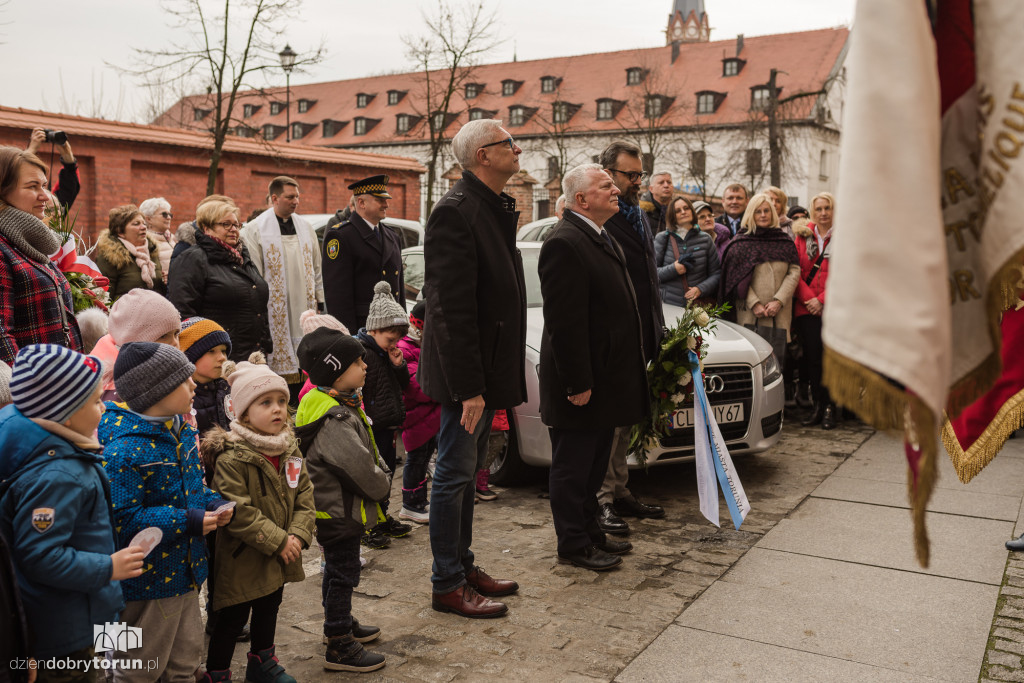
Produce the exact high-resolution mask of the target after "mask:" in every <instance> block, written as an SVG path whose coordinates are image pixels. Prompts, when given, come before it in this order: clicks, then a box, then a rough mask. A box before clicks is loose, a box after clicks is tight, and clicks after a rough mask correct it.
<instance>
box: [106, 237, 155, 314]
mask: <svg viewBox="0 0 1024 683" xmlns="http://www.w3.org/2000/svg"><path fill="white" fill-rule="evenodd" d="M146 242H147V243H148V244H149V258H151V259H152V260H153V263H154V264H155V265H156V273H155V274H154V275H153V286H152V287H149V286H147V285H146V282H145V280H143V279H142V269H141V268H139V265H138V264H137V263H135V257H134V256H132V255H131V254H130V253H129V252H128V249H127V248H125V246H124V245H123V244H122V243H121V240H119V239H115V238H113V237H111V236H110V233H109V232H104V233H103V234H102V235H100V238H99V240H98V241H97V242H96V252H95V254H94V257H95V259H96V265H97V266H99V269H100V272H101V273H103V277H105V278H107V279H108V280H110V289H109V290H108V291H109V292H110V300H111V301H116V300H117V299H118V298H120V297H121V296H124V295H125V294H127V293H128V292H130V291H131V290H133V289H139V288H141V289H152V290H153V291H155V292H157V293H159V294H165V293H166V292H167V287H166V286H165V285H164V271H163V268H162V267H161V266H160V250H159V248H158V247H157V245H156V242H154V241H153V238H152V237H150V236H149V235H147V236H146Z"/></svg>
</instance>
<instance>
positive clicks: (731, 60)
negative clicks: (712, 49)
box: [722, 57, 747, 76]
mask: <svg viewBox="0 0 1024 683" xmlns="http://www.w3.org/2000/svg"><path fill="white" fill-rule="evenodd" d="M746 63H747V60H745V59H740V58H739V57H726V58H725V59H723V60H722V75H723V76H738V75H739V73H740V71H743V65H744V64H746Z"/></svg>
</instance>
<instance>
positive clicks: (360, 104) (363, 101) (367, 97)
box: [356, 92, 375, 109]
mask: <svg viewBox="0 0 1024 683" xmlns="http://www.w3.org/2000/svg"><path fill="white" fill-rule="evenodd" d="M374 97H375V95H371V94H369V93H365V92H361V93H359V94H357V95H356V108H357V109H365V108H366V106H367V105H368V104H370V102H372V101H373V98H374Z"/></svg>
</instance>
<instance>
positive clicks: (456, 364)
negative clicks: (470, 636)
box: [416, 119, 526, 618]
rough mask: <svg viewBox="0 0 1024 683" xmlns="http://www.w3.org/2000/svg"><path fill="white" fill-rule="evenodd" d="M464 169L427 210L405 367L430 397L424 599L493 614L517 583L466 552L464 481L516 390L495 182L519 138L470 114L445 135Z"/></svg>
mask: <svg viewBox="0 0 1024 683" xmlns="http://www.w3.org/2000/svg"><path fill="white" fill-rule="evenodd" d="M452 151H453V152H454V153H455V158H456V159H457V160H458V162H459V163H460V164H462V167H463V168H464V169H465V170H464V171H463V172H462V179H461V180H459V181H458V182H457V183H455V186H454V187H452V189H451V190H449V191H448V193H447V194H445V195H444V196H443V197H441V199H440V201H438V202H437V205H436V206H435V207H434V210H433V211H431V213H430V218H428V219H427V229H426V234H425V236H426V239H425V241H424V243H423V260H424V265H425V271H424V284H423V291H424V294H425V296H426V301H427V314H426V319H425V321H424V326H423V346H422V353H421V355H420V365H419V369H418V370H417V373H416V377H417V379H419V383H420V386H421V387H422V388H423V391H424V392H425V393H426V394H427V395H428V396H430V397H431V398H432V399H434V400H435V401H437V402H438V403H440V404H441V431H440V432H439V433H438V437H437V465H436V468H435V470H434V482H433V485H432V486H431V491H430V550H431V552H432V553H433V555H434V567H433V576H432V578H431V581H432V583H433V595H432V598H431V606H432V607H433V608H434V609H435V610H438V611H440V612H454V613H455V614H458V615H460V616H464V617H473V618H479V617H498V616H501V615H503V614H505V613H506V612H508V607H507V606H506V605H505V604H504V603H502V602H498V601H495V600H490V599H489V598H491V597H498V596H502V595H509V594H511V593H514V592H516V591H517V590H519V585H518V584H517V583H516V582H515V581H507V580H499V579H493V578H491V577H490V576H488V575H487V574H485V573H484V572H483V570H482V569H480V568H479V567H478V566H476V564H475V561H474V556H473V552H472V551H471V550H470V549H469V546H470V544H471V543H472V541H473V503H474V502H475V496H474V495H473V487H474V483H475V481H476V473H477V471H478V470H479V469H480V468H481V467H482V466H483V463H484V460H485V458H486V456H487V437H488V435H489V434H490V432H491V420H492V419H493V417H494V411H495V409H497V408H512V407H514V406H517V405H519V404H520V403H522V402H523V401H525V400H526V355H525V354H526V279H525V277H524V275H523V259H522V256H520V254H519V250H518V249H516V227H517V225H518V222H519V212H518V211H516V200H515V199H513V198H512V197H510V196H509V195H507V194H505V193H504V192H503V191H502V190H503V188H504V187H505V183H507V182H508V179H509V178H511V177H512V175H513V174H515V173H517V172H518V171H519V155H520V154H522V152H523V150H522V149H521V148H520V147H519V146H518V145H517V144H516V143H515V140H513V139H512V136H511V135H510V134H509V133H508V131H507V130H505V129H504V128H502V127H501V121H495V120H493V119H478V120H476V121H470V122H469V123H467V124H466V125H464V126H462V128H460V129H459V132H458V133H456V135H455V137H454V138H453V139H452Z"/></svg>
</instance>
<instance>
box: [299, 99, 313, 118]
mask: <svg viewBox="0 0 1024 683" xmlns="http://www.w3.org/2000/svg"><path fill="white" fill-rule="evenodd" d="M314 104H316V100H307V99H301V100H299V113H300V114H305V113H306V112H307V111H309V108H310V107H312V106H313V105H314Z"/></svg>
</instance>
